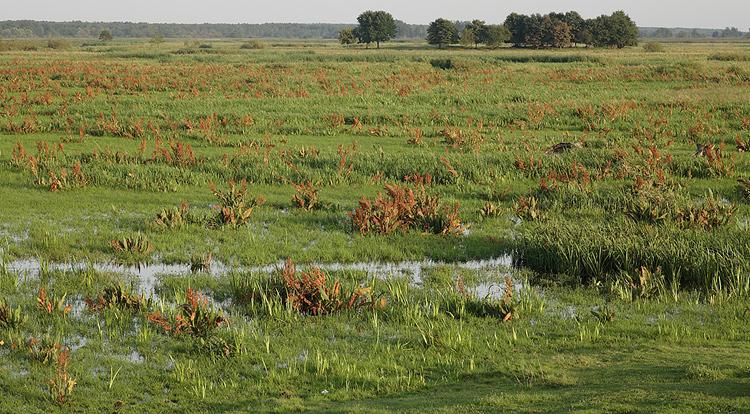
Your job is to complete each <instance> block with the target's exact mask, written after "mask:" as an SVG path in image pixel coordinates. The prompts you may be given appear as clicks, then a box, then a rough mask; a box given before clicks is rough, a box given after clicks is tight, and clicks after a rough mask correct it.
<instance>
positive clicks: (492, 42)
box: [484, 24, 510, 48]
mask: <svg viewBox="0 0 750 414" xmlns="http://www.w3.org/2000/svg"><path fill="white" fill-rule="evenodd" d="M509 40H510V30H508V28H507V27H505V26H503V25H498V24H493V25H489V26H487V27H486V28H485V37H484V44H486V45H487V47H491V48H497V47H500V46H502V45H503V43H507V42H508V41H509Z"/></svg>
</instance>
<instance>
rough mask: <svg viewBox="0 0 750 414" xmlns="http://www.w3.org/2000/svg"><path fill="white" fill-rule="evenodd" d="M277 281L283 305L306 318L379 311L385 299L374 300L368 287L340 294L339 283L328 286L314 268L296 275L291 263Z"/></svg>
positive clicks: (287, 264)
mask: <svg viewBox="0 0 750 414" xmlns="http://www.w3.org/2000/svg"><path fill="white" fill-rule="evenodd" d="M281 277H282V280H283V283H284V288H285V290H286V303H287V304H288V305H289V306H291V307H292V308H293V309H294V310H296V311H298V312H300V313H303V314H306V315H313V316H320V315H328V314H331V313H335V312H337V311H341V310H351V309H359V308H374V309H383V308H385V306H386V299H385V298H384V297H375V296H374V295H373V293H372V288H371V287H359V288H356V289H353V290H352V291H351V292H344V289H343V288H342V286H341V282H340V281H339V280H334V281H333V283H330V281H329V279H328V275H326V273H325V272H323V271H322V270H320V269H317V268H313V269H311V270H310V271H308V272H303V271H297V269H296V267H295V265H294V262H293V261H292V259H287V260H286V263H285V264H284V269H283V271H282V273H281Z"/></svg>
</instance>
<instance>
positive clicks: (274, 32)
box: [0, 20, 427, 39]
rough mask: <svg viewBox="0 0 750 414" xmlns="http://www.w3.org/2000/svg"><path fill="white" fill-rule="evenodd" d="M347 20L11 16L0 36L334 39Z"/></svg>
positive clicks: (420, 28)
mask: <svg viewBox="0 0 750 414" xmlns="http://www.w3.org/2000/svg"><path fill="white" fill-rule="evenodd" d="M396 25H397V35H396V38H398V39H422V38H424V37H425V36H427V26H426V25H415V24H407V23H404V22H401V21H396ZM349 26H351V25H347V24H332V23H311V24H307V23H263V24H219V23H204V24H179V23H123V22H109V23H99V22H94V23H92V22H41V21H33V20H8V21H2V22H0V38H35V37H40V38H47V37H69V38H97V37H99V34H100V33H101V32H102V31H104V30H108V31H109V32H110V33H111V34H112V36H113V37H115V38H150V37H168V38H237V39H242V38H285V39H335V38H337V37H338V35H339V32H340V31H341V30H342V29H344V28H345V27H349Z"/></svg>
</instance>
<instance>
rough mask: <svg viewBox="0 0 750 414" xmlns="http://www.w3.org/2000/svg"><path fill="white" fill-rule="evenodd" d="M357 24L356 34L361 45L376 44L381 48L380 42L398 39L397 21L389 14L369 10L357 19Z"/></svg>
mask: <svg viewBox="0 0 750 414" xmlns="http://www.w3.org/2000/svg"><path fill="white" fill-rule="evenodd" d="M357 22H359V26H358V27H357V28H356V29H355V31H354V34H355V36H356V37H357V38H358V39H359V42H360V43H365V44H368V45H369V44H370V43H375V44H377V47H378V48H380V42H387V41H389V40H391V39H393V38H394V37H396V31H397V27H396V20H394V19H393V16H391V14H390V13H388V12H384V11H372V10H368V11H366V12H364V13H362V14H360V15H359V17H357Z"/></svg>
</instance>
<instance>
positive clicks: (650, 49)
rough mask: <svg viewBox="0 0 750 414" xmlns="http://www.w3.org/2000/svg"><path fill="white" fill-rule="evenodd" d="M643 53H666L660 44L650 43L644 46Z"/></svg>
mask: <svg viewBox="0 0 750 414" xmlns="http://www.w3.org/2000/svg"><path fill="white" fill-rule="evenodd" d="M643 51H645V52H647V53H662V52H664V46H663V45H662V44H661V43H659V42H648V43H646V44H645V45H643Z"/></svg>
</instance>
